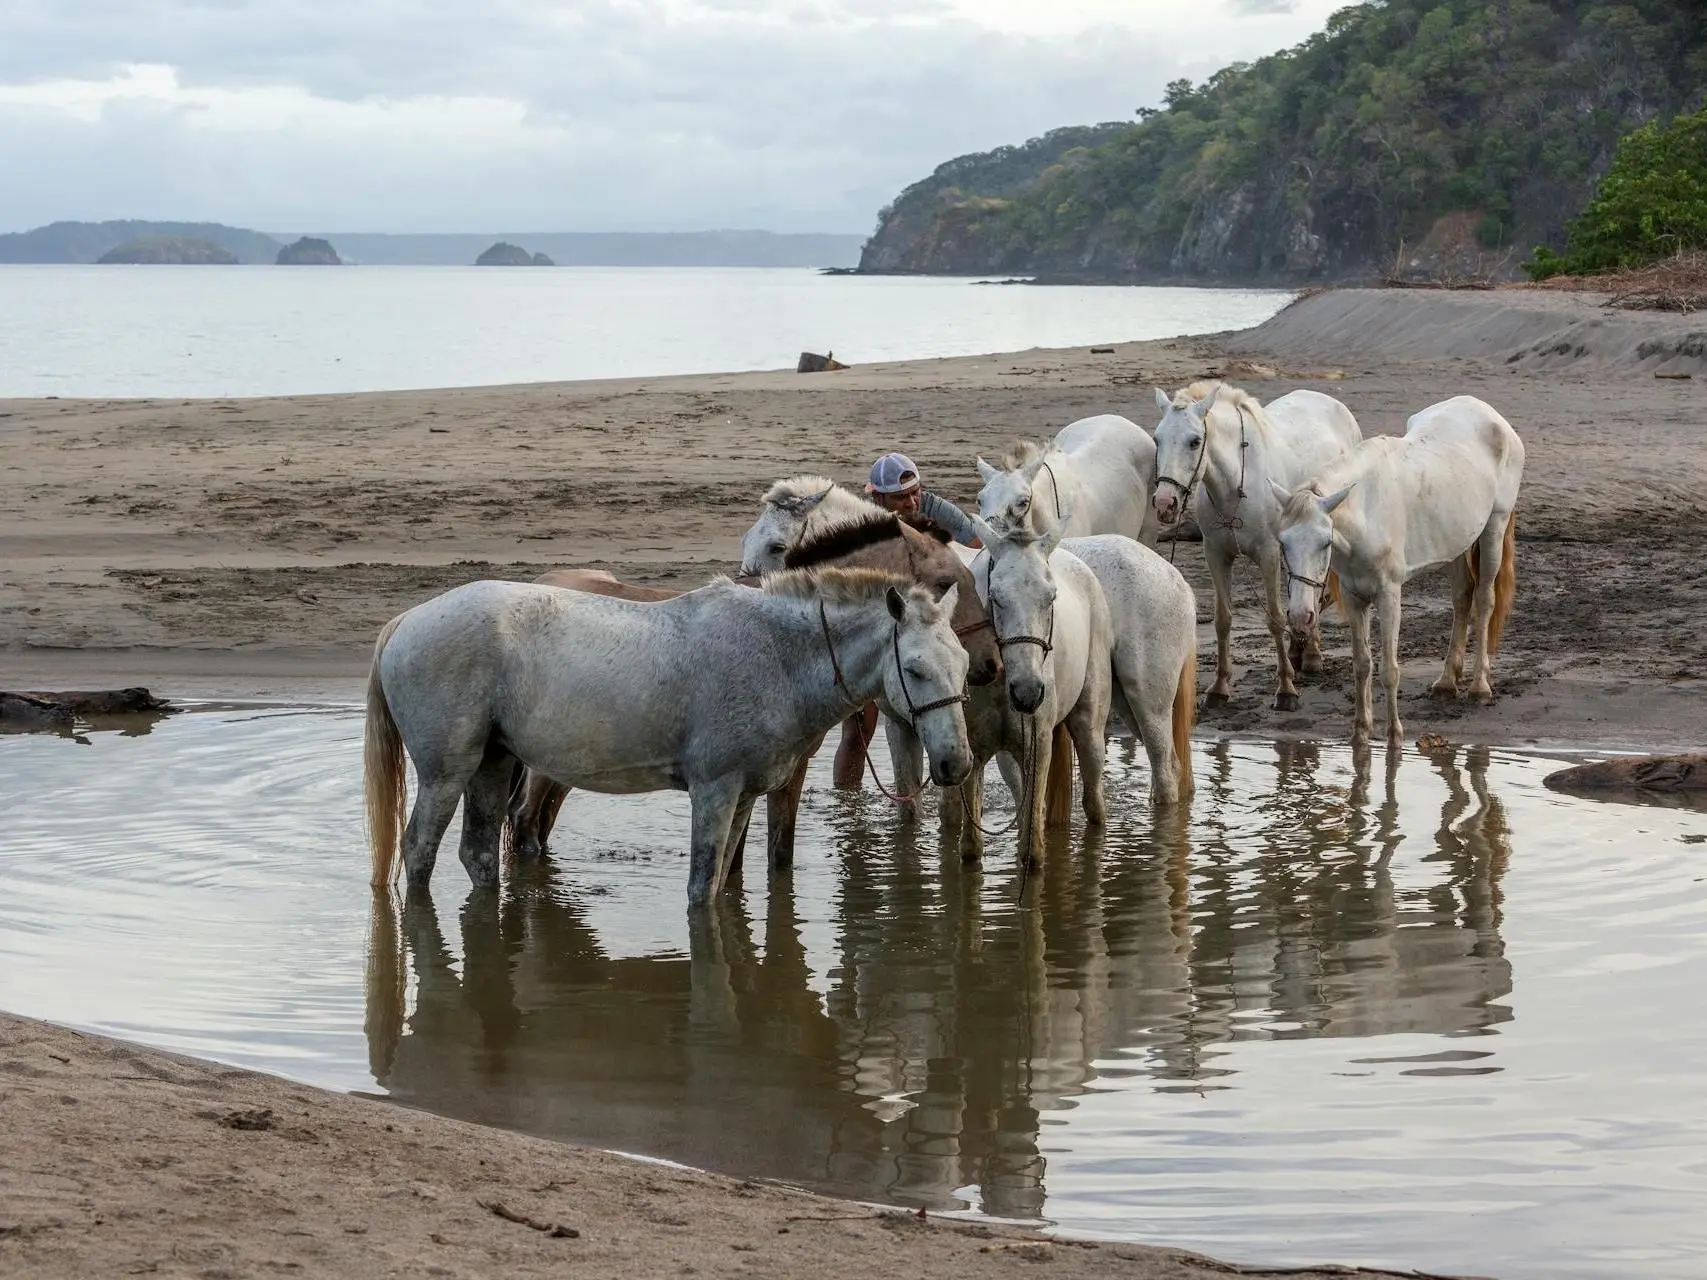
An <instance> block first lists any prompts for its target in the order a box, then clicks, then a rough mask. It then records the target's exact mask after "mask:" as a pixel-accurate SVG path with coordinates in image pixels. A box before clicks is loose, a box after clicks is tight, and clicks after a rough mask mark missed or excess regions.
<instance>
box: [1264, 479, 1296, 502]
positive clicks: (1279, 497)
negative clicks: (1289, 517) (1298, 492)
mask: <svg viewBox="0 0 1707 1280" xmlns="http://www.w3.org/2000/svg"><path fill="white" fill-rule="evenodd" d="M1268 491H1269V492H1270V493H1272V494H1273V495H1274V498H1275V501H1276V502H1278V503H1280V505H1281V506H1283V507H1284V506H1285V505H1286V504H1287V503H1288V502H1291V501H1292V493H1291V491H1290V490H1289V489H1287V487H1286V486H1285V485H1283V484H1281V483H1280V481H1278V480H1276V479H1275V478H1274V477H1273V476H1270V477H1269V480H1268Z"/></svg>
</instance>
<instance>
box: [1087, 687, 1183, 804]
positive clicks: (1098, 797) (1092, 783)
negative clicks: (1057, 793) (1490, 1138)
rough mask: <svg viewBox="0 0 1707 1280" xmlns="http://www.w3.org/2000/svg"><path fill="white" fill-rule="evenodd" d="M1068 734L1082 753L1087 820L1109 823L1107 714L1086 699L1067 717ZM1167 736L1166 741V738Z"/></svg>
mask: <svg viewBox="0 0 1707 1280" xmlns="http://www.w3.org/2000/svg"><path fill="white" fill-rule="evenodd" d="M1067 734H1068V736H1069V737H1070V738H1072V740H1073V750H1074V751H1076V752H1077V753H1078V756H1079V783H1080V785H1081V787H1082V788H1083V790H1084V793H1085V794H1084V806H1085V822H1086V824H1087V825H1089V826H1092V827H1101V826H1105V825H1107V823H1108V797H1107V795H1106V794H1105V793H1104V790H1103V776H1102V775H1103V766H1104V765H1105V764H1106V763H1107V761H1108V716H1107V714H1106V713H1105V714H1104V715H1103V716H1101V717H1100V718H1099V717H1098V716H1097V714H1096V709H1095V708H1094V707H1091V706H1087V705H1086V700H1085V699H1080V701H1079V704H1078V705H1077V706H1076V707H1074V708H1073V710H1072V711H1071V712H1070V713H1069V714H1068V716H1067ZM1165 740H1166V739H1165V737H1164V741H1165Z"/></svg>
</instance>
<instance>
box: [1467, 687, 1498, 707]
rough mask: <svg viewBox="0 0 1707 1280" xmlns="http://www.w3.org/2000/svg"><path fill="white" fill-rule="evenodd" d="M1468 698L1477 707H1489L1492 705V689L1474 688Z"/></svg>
mask: <svg viewBox="0 0 1707 1280" xmlns="http://www.w3.org/2000/svg"><path fill="white" fill-rule="evenodd" d="M1470 699H1471V701H1473V702H1474V703H1475V704H1476V705H1477V706H1478V707H1491V706H1493V705H1494V691H1493V690H1492V689H1476V690H1473V691H1472V692H1471V694H1470Z"/></svg>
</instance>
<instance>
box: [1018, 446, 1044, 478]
mask: <svg viewBox="0 0 1707 1280" xmlns="http://www.w3.org/2000/svg"><path fill="white" fill-rule="evenodd" d="M1041 470H1043V453H1042V451H1041V450H1039V451H1038V454H1037V456H1036V457H1035V458H1033V459H1032V460H1031V461H1030V462H1028V463H1026V464H1025V465H1024V466H1023V467H1021V468H1020V469H1019V473H1020V474H1021V475H1022V476H1024V477H1025V481H1026V483H1027V484H1030V483H1031V482H1032V481H1033V480H1035V479H1037V473H1038V472H1039V471H1041Z"/></svg>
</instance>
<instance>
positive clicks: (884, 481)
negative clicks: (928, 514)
mask: <svg viewBox="0 0 1707 1280" xmlns="http://www.w3.org/2000/svg"><path fill="white" fill-rule="evenodd" d="M918 484H919V469H918V468H917V467H915V466H914V465H913V460H912V459H911V458H909V457H908V456H907V455H906V454H904V453H886V454H884V455H883V456H882V457H881V458H879V459H878V460H877V461H876V462H874V463H872V464H871V491H872V492H873V493H906V492H907V490H909V489H916V488H917V487H918Z"/></svg>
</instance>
